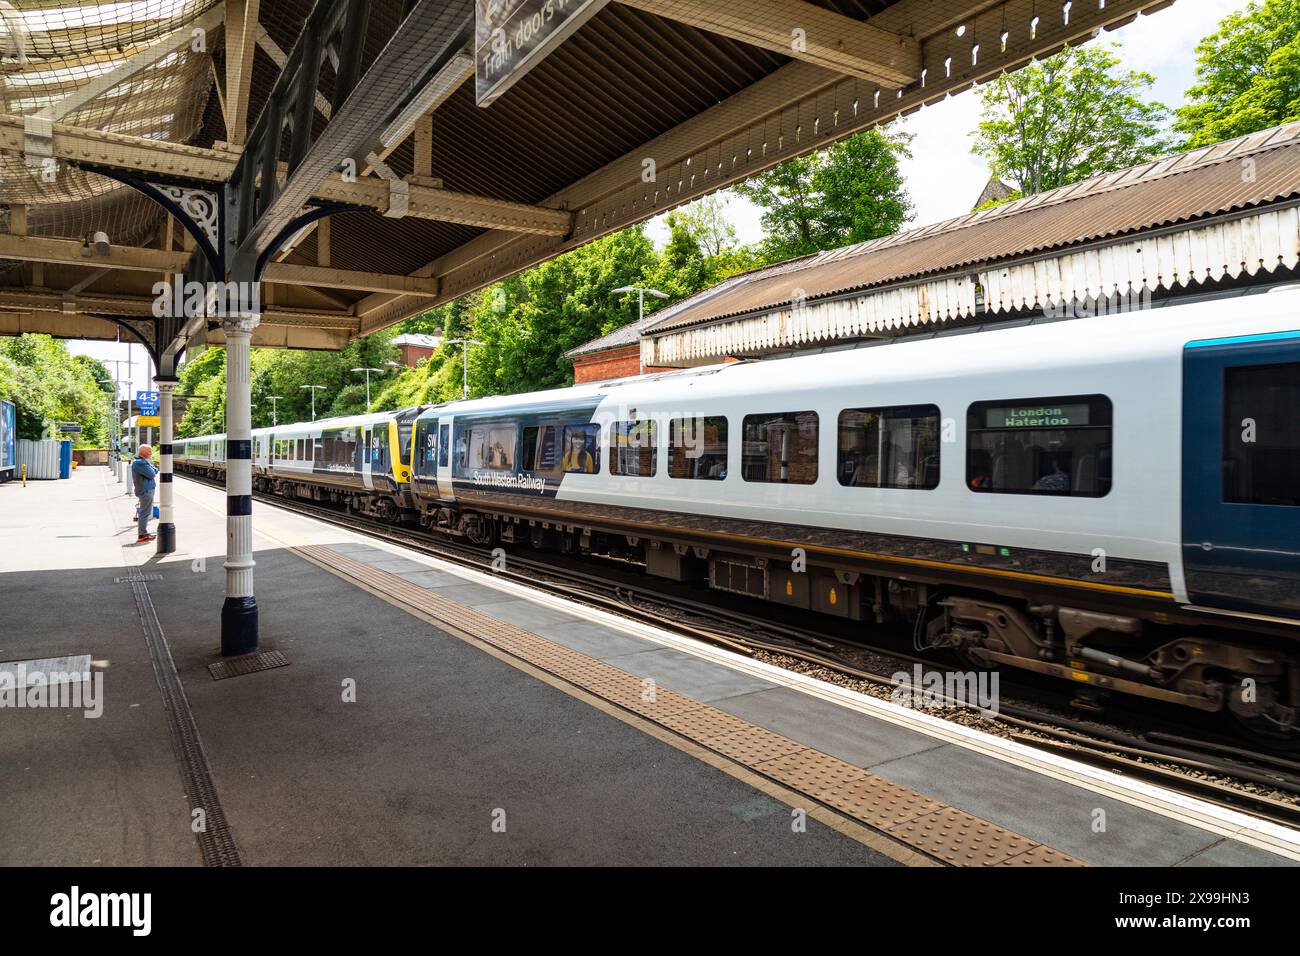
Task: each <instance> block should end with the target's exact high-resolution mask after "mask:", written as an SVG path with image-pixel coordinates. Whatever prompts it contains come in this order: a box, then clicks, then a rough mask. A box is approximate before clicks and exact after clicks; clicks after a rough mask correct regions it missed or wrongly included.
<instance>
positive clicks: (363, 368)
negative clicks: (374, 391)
mask: <svg viewBox="0 0 1300 956" xmlns="http://www.w3.org/2000/svg"><path fill="white" fill-rule="evenodd" d="M352 371H354V372H365V373H366V411H370V373H371V372H374V373H375V374H376V375H379V374H381V373H382V372H383V371H384V370H383V369H382V368H370V367H368V366H365V365H363V366H361V367H360V368H354V369H353V370H352Z"/></svg>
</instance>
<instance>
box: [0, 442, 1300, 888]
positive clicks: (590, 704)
mask: <svg viewBox="0 0 1300 956" xmlns="http://www.w3.org/2000/svg"><path fill="white" fill-rule="evenodd" d="M175 490H176V526H177V535H178V542H179V546H180V548H181V551H180V552H178V553H177V554H174V555H169V556H166V557H164V558H159V557H158V556H157V555H156V554H155V553H154V550H155V546H154V544H153V543H148V544H137V543H136V541H135V525H134V522H133V521H132V511H133V499H132V498H130V497H128V496H126V495H125V494H124V491H125V486H124V485H122V484H118V483H116V482H115V481H114V480H113V477H112V474H111V472H110V471H109V470H108V469H105V468H84V469H79V470H77V471H76V472H74V474H73V477H72V478H71V479H68V480H65V481H57V482H54V481H51V482H33V483H31V484H29V485H28V486H27V487H26V488H23V487H21V486H19V485H15V484H9V485H0V596H2V597H3V606H2V607H0V670H3V669H4V668H6V667H8V668H10V669H11V670H12V669H13V668H14V667H15V666H16V664H17V662H35V661H49V660H51V659H59V660H65V661H78V660H85V659H86V658H89V660H90V662H91V663H90V665H89V666H90V670H89V671H88V672H87V675H86V676H87V677H88V678H99V679H100V680H101V683H102V693H101V695H100V696H101V700H100V704H101V705H102V714H101V715H100V716H98V717H95V718H93V719H86V718H84V717H83V716H82V713H81V712H78V711H77V710H75V709H70V708H66V707H64V708H56V707H47V708H40V707H21V708H20V707H5V708H3V709H0V768H2V772H3V777H4V779H5V781H6V785H5V787H4V788H3V789H2V790H0V864H4V865H51V864H61V865H89V864H101V865H128V864H134V865H140V864H144V865H155V864H165V865H203V864H205V863H206V864H210V865H217V864H245V865H257V864H280V865H284V864H291V865H296V864H304V865H344V864H345V865H361V866H365V865H421V864H437V865H510V866H527V865H564V864H567V865H723V864H739V865H818V864H822V865H871V866H894V865H900V864H901V865H996V866H1035V865H1039V866H1042V865H1046V866H1053V865H1076V866H1077V865H1094V866H1096V865H1155V866H1218V865H1252V866H1254V865H1294V864H1295V863H1296V862H1297V861H1300V834H1298V833H1295V832H1293V831H1290V830H1286V829H1284V828H1281V827H1277V826H1274V825H1271V824H1265V823H1260V822H1259V821H1252V820H1250V819H1249V818H1245V817H1243V816H1242V815H1240V814H1235V813H1233V812H1232V811H1226V810H1222V809H1221V808H1215V807H1211V806H1210V805H1208V804H1204V803H1201V802H1200V801H1196V800H1192V799H1189V798H1187V797H1185V796H1181V795H1178V794H1173V793H1171V792H1169V791H1166V790H1162V789H1161V788H1158V787H1154V786H1151V785H1147V784H1143V783H1140V782H1137V781H1130V780H1124V779H1122V778H1118V777H1117V776H1116V775H1114V774H1111V773H1108V772H1103V771H1099V770H1096V769H1095V768H1089V767H1085V766H1084V765H1081V764H1078V763H1076V762H1073V761H1070V760H1068V759H1065V758H1063V757H1060V756H1059V755H1055V754H1047V753H1043V752H1037V751H1032V750H1031V749H1030V748H1026V747H1023V746H1021V745H1018V744H1014V743H1011V742H1006V741H998V740H996V739H995V738H990V737H989V736H988V735H985V734H981V733H979V732H978V731H975V730H971V729H969V728H965V727H961V726H959V725H957V724H954V723H952V722H949V721H943V720H941V719H939V718H936V717H933V716H931V715H927V714H922V713H917V712H913V711H908V710H907V709H906V708H903V707H898V706H896V705H892V704H890V703H889V702H886V701H879V700H875V699H873V698H867V697H863V696H862V695H858V694H854V693H853V692H852V691H849V690H847V689H845V688H840V687H836V686H834V685H831V684H826V683H823V682H819V681H816V680H813V679H812V678H809V677H806V676H804V675H798V674H792V673H789V672H786V671H782V670H779V669H777V668H774V667H770V666H769V665H765V664H763V663H761V662H758V661H754V660H751V659H748V658H745V657H743V656H741V655H738V654H733V653H731V652H729V651H726V650H723V649H719V648H713V647H706V646H703V645H700V644H698V643H697V642H693V641H690V640H688V639H686V638H683V637H679V636H677V635H671V634H668V633H666V632H662V631H659V630H657V629H655V628H650V627H647V626H645V625H642V624H638V623H635V622H630V621H626V620H624V619H621V618H617V617H615V616H613V615H609V614H606V613H604V612H600V611H595V610H592V609H589V608H582V607H579V606H576V605H573V604H571V603H569V602H565V601H563V600H561V599H559V598H556V597H554V596H551V595H544V594H541V593H540V592H536V591H533V590H532V589H529V588H526V587H524V586H521V585H519V584H515V583H512V582H509V581H505V580H502V579H500V578H496V577H494V576H492V575H491V574H488V573H481V572H476V571H473V570H469V569H464V568H460V567H457V566H454V565H451V564H449V563H447V562H442V561H439V560H437V559H434V558H430V557H428V556H426V555H423V554H420V553H418V552H414V551H410V550H409V549H403V548H400V547H398V546H395V545H391V544H388V543H381V542H377V541H376V540H375V539H373V538H368V537H366V536H363V535H361V534H357V533H353V532H351V531H348V530H345V529H341V528H338V527H336V526H334V525H330V524H326V523H322V522H319V521H315V520H312V519H310V518H306V517H303V516H301V515H297V514H293V513H290V512H287V511H283V510H281V509H277V508H275V507H273V506H269V505H266V504H263V503H260V502H259V503H258V504H257V505H255V508H254V529H255V535H254V539H255V553H256V559H257V571H256V582H257V584H256V592H257V600H258V606H259V610H260V618H261V646H260V648H259V654H260V656H259V657H258V658H256V659H251V658H250V659H242V658H237V659H227V660H224V661H223V660H222V659H221V658H220V657H219V655H218V646H219V632H220V621H219V611H220V607H221V602H222V596H223V589H224V572H223V570H222V567H221V564H222V559H223V556H224V550H225V520H224V517H225V496H224V493H223V492H222V491H221V490H219V489H215V488H211V487H208V486H205V485H201V484H198V483H195V482H192V481H187V480H184V479H181V478H178V479H177V481H176V483H175ZM3 662H7V663H3ZM1099 821H1101V823H1100V825H1099Z"/></svg>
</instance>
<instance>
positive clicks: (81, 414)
mask: <svg viewBox="0 0 1300 956" xmlns="http://www.w3.org/2000/svg"><path fill="white" fill-rule="evenodd" d="M107 377H108V373H107V372H106V371H105V369H104V366H103V365H102V364H100V363H99V362H97V361H96V360H94V359H92V358H88V357H85V356H74V355H71V354H69V353H68V347H67V345H66V344H65V343H64V342H62V341H59V340H57V339H54V338H52V337H51V336H48V335H35V334H25V335H20V336H18V337H16V338H5V339H0V398H4V399H8V400H9V401H12V402H13V403H14V405H15V410H16V413H17V421H16V425H17V431H18V437H19V438H30V439H39V438H42V437H44V436H45V435H46V434H50V433H52V429H53V428H54V427H55V426H56V425H58V424H61V423H65V422H66V423H70V424H76V425H80V426H81V429H82V432H81V435H80V437H79V438H78V442H77V443H78V444H79V445H82V446H84V447H103V445H104V443H105V441H106V439H107V435H108V422H109V414H110V410H109V403H108V395H109V392H110V391H111V389H110V388H108V387H106V386H105V385H104V384H103V382H102V381H100V379H104V378H107Z"/></svg>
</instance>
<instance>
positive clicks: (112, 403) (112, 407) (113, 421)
mask: <svg viewBox="0 0 1300 956" xmlns="http://www.w3.org/2000/svg"><path fill="white" fill-rule="evenodd" d="M95 381H96V382H98V383H99V384H100V385H106V386H108V387H109V388H111V389H112V390H113V397H112V398H111V399H109V402H108V419H109V420H108V464H109V466H110V467H111V468H112V469H113V477H114V478H116V479H117V481H118V483H119V484H120V483H121V481H122V475H121V473H120V472H119V471H118V468H117V466H118V464H119V462H118V460H117V426H118V421H117V382H116V381H114V380H113V379H111V378H97V379H95Z"/></svg>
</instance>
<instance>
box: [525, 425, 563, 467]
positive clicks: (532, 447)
mask: <svg viewBox="0 0 1300 956" xmlns="http://www.w3.org/2000/svg"><path fill="white" fill-rule="evenodd" d="M556 431H557V429H556V426H554V425H529V426H528V427H527V428H525V429H524V457H523V460H522V462H521V464H522V467H523V469H524V470H525V471H532V472H540V473H542V474H547V475H550V474H554V473H555V472H556V470H557V468H558V466H559V463H560V462H559V457H558V455H557V454H556V447H557V445H556Z"/></svg>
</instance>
